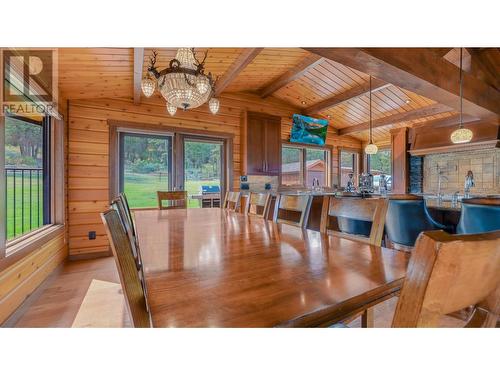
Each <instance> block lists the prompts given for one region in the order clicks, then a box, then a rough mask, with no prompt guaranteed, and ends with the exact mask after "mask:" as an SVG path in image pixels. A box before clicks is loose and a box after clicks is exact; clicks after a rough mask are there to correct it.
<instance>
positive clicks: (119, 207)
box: [111, 196, 142, 267]
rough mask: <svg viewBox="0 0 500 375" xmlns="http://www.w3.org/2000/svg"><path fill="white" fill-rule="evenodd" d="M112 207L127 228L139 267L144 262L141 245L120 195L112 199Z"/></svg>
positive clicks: (126, 231)
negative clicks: (140, 249)
mask: <svg viewBox="0 0 500 375" xmlns="http://www.w3.org/2000/svg"><path fill="white" fill-rule="evenodd" d="M111 208H112V209H114V210H115V211H116V212H117V213H118V217H119V218H120V221H121V223H122V225H123V227H124V229H125V233H126V234H127V237H128V239H129V241H130V247H131V250H132V255H133V256H134V259H135V261H136V263H137V267H140V265H141V264H142V260H141V253H140V251H139V245H138V242H137V238H136V236H135V233H134V229H133V224H132V222H131V221H129V219H128V216H127V213H126V207H125V204H124V202H123V199H122V197H121V196H118V197H117V198H115V199H113V200H112V201H111Z"/></svg>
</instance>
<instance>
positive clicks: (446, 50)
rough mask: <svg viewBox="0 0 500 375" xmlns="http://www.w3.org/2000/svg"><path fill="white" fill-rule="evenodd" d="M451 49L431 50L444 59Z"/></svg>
mask: <svg viewBox="0 0 500 375" xmlns="http://www.w3.org/2000/svg"><path fill="white" fill-rule="evenodd" d="M452 49H453V48H452V47H444V48H432V52H434V53H436V54H437V55H438V56H439V57H444V56H445V55H446V54H447V53H448V52H450V51H451V50H452Z"/></svg>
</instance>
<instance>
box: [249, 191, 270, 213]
mask: <svg viewBox="0 0 500 375" xmlns="http://www.w3.org/2000/svg"><path fill="white" fill-rule="evenodd" d="M270 203H271V194H269V193H253V192H250V194H249V195H248V197H247V203H246V206H245V213H246V214H247V215H255V216H260V217H264V218H265V217H267V214H268V212H269V205H270Z"/></svg>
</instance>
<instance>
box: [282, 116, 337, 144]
mask: <svg viewBox="0 0 500 375" xmlns="http://www.w3.org/2000/svg"><path fill="white" fill-rule="evenodd" d="M327 128H328V121H326V120H323V119H315V118H312V117H308V116H302V115H297V114H295V115H293V124H292V133H291V134H290V142H294V143H307V144H312V145H318V146H324V144H325V141H326V130H327Z"/></svg>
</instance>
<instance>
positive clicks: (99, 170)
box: [68, 94, 361, 257]
mask: <svg viewBox="0 0 500 375" xmlns="http://www.w3.org/2000/svg"><path fill="white" fill-rule="evenodd" d="M245 110H248V111H255V112H263V113H269V114H273V115H277V116H281V117H282V138H283V139H288V138H289V136H290V127H291V122H292V114H293V113H297V109H296V108H293V107H290V106H289V105H287V104H284V103H283V102H282V101H279V100H276V99H273V98H269V99H265V100H263V99H261V98H259V97H257V96H255V95H251V94H225V95H223V96H222V97H221V108H220V110H219V113H218V114H217V115H212V114H211V113H209V112H208V111H207V108H206V106H203V107H201V108H197V109H192V110H189V111H186V112H183V111H178V112H177V113H176V115H175V116H174V117H171V116H170V115H169V114H168V113H167V112H166V109H165V102H164V100H163V99H161V98H153V99H144V98H143V101H142V103H141V104H140V105H135V104H134V103H133V102H132V100H131V99H94V100H84V99H81V100H74V101H70V103H69V123H68V126H69V150H68V219H69V254H70V257H87V256H93V255H95V256H97V255H102V254H107V253H108V251H109V247H108V241H107V238H106V235H105V232H104V228H103V226H102V224H101V219H100V217H99V213H100V212H102V211H104V210H106V209H107V207H108V194H109V178H108V171H109V170H108V166H109V164H108V163H109V161H108V152H109V131H108V123H107V121H108V120H118V121H120V120H121V121H127V122H137V123H144V124H162V125H165V126H169V127H179V128H181V129H194V130H196V129H199V130H210V131H219V132H224V133H231V134H234V142H233V175H234V181H233V186H234V187H235V188H236V187H237V186H239V176H240V142H241V139H240V128H241V123H242V118H243V113H244V111H245ZM327 143H329V144H331V145H333V146H335V147H334V155H333V166H334V167H335V168H334V174H335V173H336V174H338V168H337V166H338V152H337V146H342V147H350V148H360V147H361V143H360V142H359V141H358V140H356V139H354V138H350V137H342V138H339V137H338V136H336V135H335V134H334V132H333V131H331V132H330V133H329V134H328V140H327ZM91 230H93V231H96V234H97V238H96V239H95V240H88V238H87V233H88V232H89V231H91Z"/></svg>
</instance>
